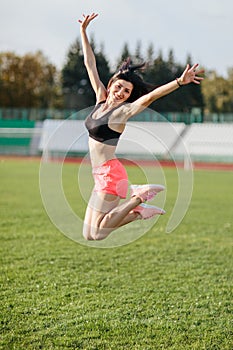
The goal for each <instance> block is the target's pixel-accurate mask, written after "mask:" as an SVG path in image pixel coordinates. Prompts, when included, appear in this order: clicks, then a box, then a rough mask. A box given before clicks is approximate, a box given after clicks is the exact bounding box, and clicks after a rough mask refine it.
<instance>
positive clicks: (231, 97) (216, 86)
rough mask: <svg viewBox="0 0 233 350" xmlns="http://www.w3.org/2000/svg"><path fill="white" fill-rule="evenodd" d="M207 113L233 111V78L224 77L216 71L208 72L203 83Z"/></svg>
mask: <svg viewBox="0 0 233 350" xmlns="http://www.w3.org/2000/svg"><path fill="white" fill-rule="evenodd" d="M202 89H203V94H204V99H205V112H206V113H232V111H233V79H232V78H231V75H229V79H226V78H223V77H221V76H219V75H217V73H216V72H215V71H209V72H207V73H206V78H205V80H204V81H203V83H202Z"/></svg>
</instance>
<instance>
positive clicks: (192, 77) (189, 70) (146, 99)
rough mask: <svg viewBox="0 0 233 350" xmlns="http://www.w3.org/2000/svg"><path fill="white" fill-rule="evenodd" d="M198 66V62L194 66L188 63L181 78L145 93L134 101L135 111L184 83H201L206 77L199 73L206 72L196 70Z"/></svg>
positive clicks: (140, 109)
mask: <svg viewBox="0 0 233 350" xmlns="http://www.w3.org/2000/svg"><path fill="white" fill-rule="evenodd" d="M197 67H198V64H194V65H193V66H192V67H190V65H189V64H187V66H186V68H185V70H184V72H183V73H182V75H181V76H180V77H179V78H177V79H175V80H173V81H171V82H169V83H167V84H164V85H162V86H160V87H158V88H156V89H154V90H152V91H151V92H149V93H148V94H146V95H143V96H142V97H140V98H139V99H137V100H136V101H134V102H133V103H132V107H133V110H134V112H135V111H137V108H138V111H142V110H143V109H144V108H146V107H148V106H149V105H150V104H151V103H152V102H154V101H156V100H158V99H159V98H161V97H163V96H166V95H168V94H170V93H171V92H173V91H175V90H177V89H178V88H179V87H181V86H183V85H187V84H190V83H194V84H198V85H199V84H200V82H201V81H202V80H203V79H204V78H202V77H199V76H198V75H199V74H202V73H204V70H197V71H196V69H197ZM137 113H138V112H137Z"/></svg>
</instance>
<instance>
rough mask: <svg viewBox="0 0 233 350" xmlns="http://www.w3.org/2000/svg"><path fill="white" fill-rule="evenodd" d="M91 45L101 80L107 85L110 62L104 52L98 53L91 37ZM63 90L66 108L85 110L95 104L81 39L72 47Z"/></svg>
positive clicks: (63, 76)
mask: <svg viewBox="0 0 233 350" xmlns="http://www.w3.org/2000/svg"><path fill="white" fill-rule="evenodd" d="M90 44H91V46H92V49H93V52H94V54H95V57H96V65H97V69H98V72H99V75H100V79H101V80H102V81H103V83H104V84H106V83H107V81H108V80H109V77H110V71H109V66H108V61H107V60H106V58H105V56H104V54H103V51H99V52H98V51H97V50H96V45H95V42H94V38H93V37H91V40H90ZM102 49H103V48H102ZM62 88H63V93H64V99H65V107H66V108H76V109H83V108H86V107H89V106H92V105H94V104H95V95H94V91H93V89H92V87H91V84H90V81H89V77H88V74H87V70H86V68H85V66H84V57H83V52H82V46H81V43H80V41H79V39H76V41H75V42H74V43H73V44H72V45H71V47H70V50H69V52H68V55H67V62H66V64H65V66H64V67H63V69H62Z"/></svg>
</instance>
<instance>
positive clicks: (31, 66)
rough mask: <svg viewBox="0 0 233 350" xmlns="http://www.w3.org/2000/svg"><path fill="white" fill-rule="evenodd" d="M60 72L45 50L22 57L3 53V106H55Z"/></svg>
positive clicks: (0, 62) (0, 64)
mask: <svg viewBox="0 0 233 350" xmlns="http://www.w3.org/2000/svg"><path fill="white" fill-rule="evenodd" d="M58 95H59V91H58V82H57V70H56V68H55V66H54V65H52V64H51V63H49V62H48V60H47V58H46V57H45V56H44V55H43V54H42V52H41V51H38V52H36V53H35V54H32V53H28V54H26V55H24V56H22V57H21V56H18V55H16V54H15V53H14V52H5V53H4V52H3V53H1V54H0V101H1V102H0V103H1V106H2V107H24V108H31V107H38V108H47V107H51V106H52V105H53V104H54V103H55V101H56V99H57V98H58Z"/></svg>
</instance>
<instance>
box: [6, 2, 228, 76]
mask: <svg viewBox="0 0 233 350" xmlns="http://www.w3.org/2000/svg"><path fill="white" fill-rule="evenodd" d="M0 1H1V7H0V52H5V51H14V52H15V53H16V54H19V55H24V54H25V53H28V52H36V51H37V50H41V51H42V52H43V53H44V55H45V56H46V57H47V58H48V60H49V61H50V62H51V63H53V64H55V65H56V66H57V68H59V69H60V68H62V66H63V65H64V63H65V59H66V57H67V53H68V51H69V48H70V46H71V44H73V43H74V41H75V40H76V39H77V38H80V34H79V24H78V22H77V19H79V18H82V14H83V13H85V14H89V13H92V12H96V13H98V14H99V16H98V17H97V18H96V19H95V21H93V22H92V23H91V24H90V27H89V28H88V34H89V35H93V36H94V39H95V42H96V44H97V45H101V44H103V45H104V52H105V54H106V58H107V59H109V60H110V63H112V64H114V62H116V60H117V58H119V56H120V54H121V52H122V49H123V46H124V44H125V43H127V44H128V45H129V48H130V50H131V51H132V52H135V48H136V44H137V42H139V41H140V42H141V47H142V51H143V52H146V50H147V48H148V46H149V44H150V43H152V44H153V46H154V50H155V52H154V55H155V56H156V55H157V54H158V53H159V51H160V50H161V51H162V53H163V56H164V58H165V59H166V58H167V54H168V52H169V50H170V49H172V50H173V52H174V55H175V61H176V62H179V63H181V64H184V65H185V63H186V58H187V55H188V54H190V55H191V57H192V60H193V62H197V63H199V64H200V65H201V66H204V67H205V68H206V69H207V70H212V69H214V70H216V71H217V73H218V74H220V75H222V76H226V75H227V69H228V68H232V67H233V1H232V0H195V1H194V0H193V1H192V0H189V1H187V0H143V1H141V0H140V1H139V0H117V1H112V0H0Z"/></svg>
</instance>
